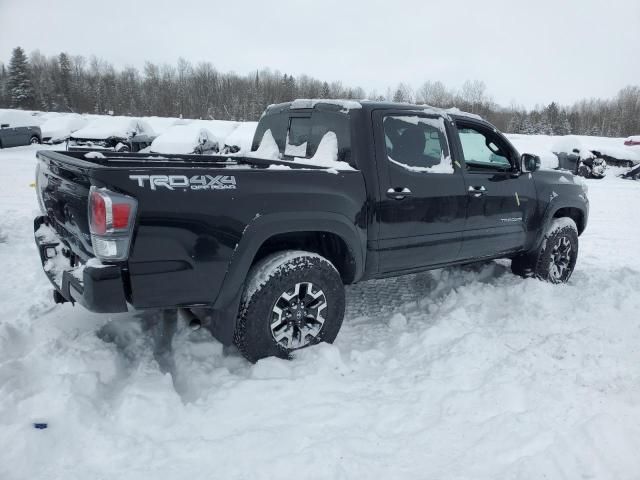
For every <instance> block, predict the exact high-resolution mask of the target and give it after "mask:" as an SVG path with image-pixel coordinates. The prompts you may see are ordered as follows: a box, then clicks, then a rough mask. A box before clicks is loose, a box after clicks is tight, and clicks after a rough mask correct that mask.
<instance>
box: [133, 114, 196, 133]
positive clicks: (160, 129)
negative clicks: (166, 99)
mask: <svg viewBox="0 0 640 480" xmlns="http://www.w3.org/2000/svg"><path fill="white" fill-rule="evenodd" d="M141 120H143V121H145V122H146V123H147V125H149V126H150V127H151V129H152V130H153V133H154V134H155V135H156V136H159V135H162V134H163V133H164V132H166V131H167V130H169V128H171V127H173V126H174V125H186V124H188V123H191V121H192V120H186V119H182V118H176V117H142V118H141Z"/></svg>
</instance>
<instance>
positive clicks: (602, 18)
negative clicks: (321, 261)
mask: <svg viewBox="0 0 640 480" xmlns="http://www.w3.org/2000/svg"><path fill="white" fill-rule="evenodd" d="M16 45H21V46H22V47H23V48H25V50H26V51H27V52H31V51H33V50H34V49H39V50H40V51H41V52H42V53H44V54H57V53H59V52H60V51H66V52H68V53H71V54H74V55H77V54H81V55H85V56H91V55H96V56H98V57H102V58H104V59H105V60H108V61H110V62H112V63H113V64H114V65H116V66H125V65H133V66H136V67H138V68H140V69H141V68H142V66H143V65H144V61H145V60H150V61H154V62H169V63H174V62H175V61H176V60H177V59H178V57H184V58H186V59H187V60H190V61H191V62H193V63H197V62H199V61H210V62H212V63H213V64H214V65H215V66H216V68H218V69H219V70H221V71H227V70H234V71H236V72H238V73H242V74H244V73H248V72H250V71H251V70H255V69H256V68H263V67H269V68H271V69H272V70H275V69H278V70H280V71H282V72H283V73H284V72H286V73H292V74H294V75H298V74H301V73H306V74H308V75H312V76H314V77H317V78H319V79H322V80H328V81H332V80H341V81H342V82H343V83H344V84H345V85H349V86H361V87H363V88H364V89H365V91H367V92H369V91H371V90H372V89H377V90H378V92H380V93H384V92H385V91H386V88H387V86H390V85H391V86H395V85H396V84H397V83H398V82H406V83H408V84H410V85H411V86H412V87H414V88H416V87H418V86H419V85H420V84H421V83H423V82H424V81H425V80H441V81H443V82H444V83H445V84H446V85H448V86H451V87H456V88H458V87H460V86H461V85H462V83H463V82H464V80H466V79H479V80H483V81H484V82H485V83H486V84H487V87H488V92H489V93H490V94H491V95H492V96H493V97H494V99H495V100H497V101H498V102H500V103H502V104H504V105H508V104H509V103H511V102H512V101H515V102H517V103H518V104H523V105H525V106H527V107H532V106H534V105H535V104H537V103H540V104H546V103H549V102H550V101H552V100H556V101H559V102H561V103H563V104H565V103H571V102H573V101H575V100H577V99H580V98H584V97H612V96H613V95H615V93H616V92H617V91H618V90H619V89H620V88H621V87H624V86H625V85H629V84H635V85H637V84H640V0H609V1H594V0H582V1H563V0H553V1H549V0H531V1H526V2H520V1H516V0H511V1H499V0H483V1H480V0H477V1H464V0H458V1H453V0H448V1H447V0H443V1H428V0H411V1H410V0H394V1H391V0H387V1H377V0H315V1H310V0H309V1H305V0H297V1H296V0H283V1H278V0H269V1H259V0H256V1H243V0H226V1H222V0H213V1H212V0H209V1H194V0H172V1H162V0H137V1H131V0H106V1H104V0H103V1H93V0H60V1H52V0H28V1H25V0H0V61H4V62H5V63H8V61H9V58H10V54H11V49H12V48H13V47H15V46H16Z"/></svg>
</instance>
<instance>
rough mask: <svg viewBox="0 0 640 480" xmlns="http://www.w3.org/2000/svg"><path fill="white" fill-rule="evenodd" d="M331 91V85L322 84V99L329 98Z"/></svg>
mask: <svg viewBox="0 0 640 480" xmlns="http://www.w3.org/2000/svg"><path fill="white" fill-rule="evenodd" d="M330 95H331V91H330V90H329V84H328V83H327V82H323V83H322V89H321V90H320V98H329V96H330Z"/></svg>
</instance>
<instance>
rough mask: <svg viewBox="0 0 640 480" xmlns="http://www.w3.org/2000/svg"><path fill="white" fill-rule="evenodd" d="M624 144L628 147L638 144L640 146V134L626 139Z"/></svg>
mask: <svg viewBox="0 0 640 480" xmlns="http://www.w3.org/2000/svg"><path fill="white" fill-rule="evenodd" d="M624 144H625V145H626V146H627V147H636V146H640V135H634V136H632V137H629V138H627V139H626V140H625V141H624Z"/></svg>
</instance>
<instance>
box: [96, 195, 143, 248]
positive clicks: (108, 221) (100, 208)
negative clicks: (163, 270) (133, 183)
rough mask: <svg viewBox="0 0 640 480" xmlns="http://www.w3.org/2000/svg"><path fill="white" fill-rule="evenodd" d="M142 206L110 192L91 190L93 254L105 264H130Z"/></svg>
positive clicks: (133, 200)
mask: <svg viewBox="0 0 640 480" xmlns="http://www.w3.org/2000/svg"><path fill="white" fill-rule="evenodd" d="M137 206H138V202H137V201H136V199H135V198H132V197H129V196H127V195H122V194H120V193H115V192H112V191H110V190H107V189H106V188H96V187H91V190H90V192H89V230H90V231H91V244H92V245H93V253H94V254H95V255H96V257H98V258H100V259H101V260H126V259H127V257H128V256H129V245H130V243H131V235H132V233H133V223H134V221H135V215H136V209H137Z"/></svg>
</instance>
